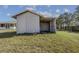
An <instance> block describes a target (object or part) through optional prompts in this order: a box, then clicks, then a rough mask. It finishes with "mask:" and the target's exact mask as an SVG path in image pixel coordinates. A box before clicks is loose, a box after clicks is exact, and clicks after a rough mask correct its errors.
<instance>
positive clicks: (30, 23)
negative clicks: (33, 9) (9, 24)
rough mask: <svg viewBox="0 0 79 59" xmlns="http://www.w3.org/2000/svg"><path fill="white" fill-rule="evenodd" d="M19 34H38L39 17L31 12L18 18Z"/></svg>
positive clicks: (17, 28)
mask: <svg viewBox="0 0 79 59" xmlns="http://www.w3.org/2000/svg"><path fill="white" fill-rule="evenodd" d="M16 32H17V33H37V32H40V24H39V16H37V15H34V14H32V13H30V12H27V13H24V14H22V15H19V16H17V24H16Z"/></svg>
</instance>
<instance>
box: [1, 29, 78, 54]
mask: <svg viewBox="0 0 79 59" xmlns="http://www.w3.org/2000/svg"><path fill="white" fill-rule="evenodd" d="M0 32H3V33H0V52H13V53H15V52H42V53H43V52H45V53H47V52H51V53H52V52H57V53H58V52H59V53H63V52H68V53H72V52H77V53H78V52H79V33H71V32H66V31H57V33H56V34H55V33H45V34H24V35H17V34H16V33H15V31H12V30H6V31H5V30H3V31H1V30H0Z"/></svg>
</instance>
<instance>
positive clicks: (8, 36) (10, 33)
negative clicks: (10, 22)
mask: <svg viewBox="0 0 79 59" xmlns="http://www.w3.org/2000/svg"><path fill="white" fill-rule="evenodd" d="M38 34H52V32H41V33H34V34H32V33H24V34H16V32H4V33H0V38H10V37H14V36H32V35H38ZM53 34H55V33H53Z"/></svg>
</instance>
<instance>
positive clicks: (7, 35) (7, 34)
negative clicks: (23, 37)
mask: <svg viewBox="0 0 79 59" xmlns="http://www.w3.org/2000/svg"><path fill="white" fill-rule="evenodd" d="M13 36H16V32H4V33H0V38H10V37H13Z"/></svg>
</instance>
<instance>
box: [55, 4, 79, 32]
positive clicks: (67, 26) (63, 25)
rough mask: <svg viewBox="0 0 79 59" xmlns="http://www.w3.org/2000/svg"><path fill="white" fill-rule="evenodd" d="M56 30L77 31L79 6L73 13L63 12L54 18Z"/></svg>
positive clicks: (78, 27) (78, 28) (78, 26)
mask: <svg viewBox="0 0 79 59" xmlns="http://www.w3.org/2000/svg"><path fill="white" fill-rule="evenodd" d="M56 24H57V29H58V30H67V31H79V6H77V7H76V9H75V12H73V13H69V12H65V13H63V14H60V15H59V16H58V17H57V18H56Z"/></svg>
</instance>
